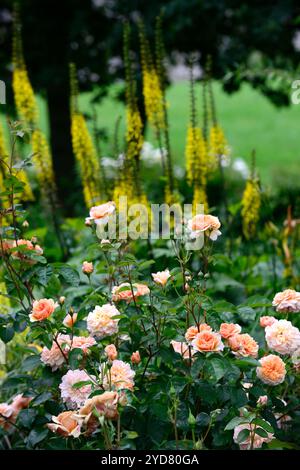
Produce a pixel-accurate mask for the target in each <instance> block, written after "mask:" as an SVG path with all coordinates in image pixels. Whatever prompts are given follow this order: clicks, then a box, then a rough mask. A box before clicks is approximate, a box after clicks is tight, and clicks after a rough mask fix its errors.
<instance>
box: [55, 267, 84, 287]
mask: <svg viewBox="0 0 300 470" xmlns="http://www.w3.org/2000/svg"><path fill="white" fill-rule="evenodd" d="M57 264H58V263H55V264H54V267H57ZM58 273H59V275H60V276H61V277H62V278H63V279H64V280H65V281H66V283H67V284H70V285H72V286H78V285H79V282H80V277H79V274H78V272H77V271H76V269H74V268H73V267H72V266H69V265H68V264H63V265H62V266H59V268H58Z"/></svg>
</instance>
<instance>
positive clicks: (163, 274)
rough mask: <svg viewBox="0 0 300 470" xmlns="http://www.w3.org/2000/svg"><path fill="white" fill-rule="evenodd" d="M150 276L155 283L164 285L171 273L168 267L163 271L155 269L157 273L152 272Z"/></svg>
mask: <svg viewBox="0 0 300 470" xmlns="http://www.w3.org/2000/svg"><path fill="white" fill-rule="evenodd" d="M151 276H152V278H153V281H154V282H155V283H156V284H160V285H161V286H165V285H166V284H167V282H168V279H169V278H170V277H171V273H170V271H169V270H168V269H165V270H164V271H157V273H152V274H151Z"/></svg>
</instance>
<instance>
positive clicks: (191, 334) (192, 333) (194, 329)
mask: <svg viewBox="0 0 300 470" xmlns="http://www.w3.org/2000/svg"><path fill="white" fill-rule="evenodd" d="M201 331H212V328H211V327H210V326H209V325H207V323H200V324H199V326H190V327H189V328H188V329H187V330H186V333H185V339H186V340H187V341H188V342H191V341H193V339H195V337H196V335H197V334H198V333H201Z"/></svg>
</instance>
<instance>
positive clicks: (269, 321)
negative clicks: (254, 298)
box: [259, 315, 276, 328]
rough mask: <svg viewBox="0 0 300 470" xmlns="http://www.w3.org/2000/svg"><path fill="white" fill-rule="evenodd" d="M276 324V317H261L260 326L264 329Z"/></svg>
mask: <svg viewBox="0 0 300 470" xmlns="http://www.w3.org/2000/svg"><path fill="white" fill-rule="evenodd" d="M275 322H276V318H275V317H269V316H268V315H265V316H263V317H260V320H259V324H260V326H261V327H262V328H266V326H271V325H273V323H275Z"/></svg>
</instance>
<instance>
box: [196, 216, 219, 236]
mask: <svg viewBox="0 0 300 470" xmlns="http://www.w3.org/2000/svg"><path fill="white" fill-rule="evenodd" d="M220 227H221V223H220V221H219V219H218V217H215V216H213V215H209V214H208V215H206V214H198V215H195V217H193V218H192V219H191V220H189V221H188V228H189V230H190V232H191V237H192V238H197V237H199V235H200V234H201V233H205V235H207V236H208V237H209V238H210V239H211V240H213V241H215V240H217V238H218V236H219V235H221V232H220V230H219V228H220Z"/></svg>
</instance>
